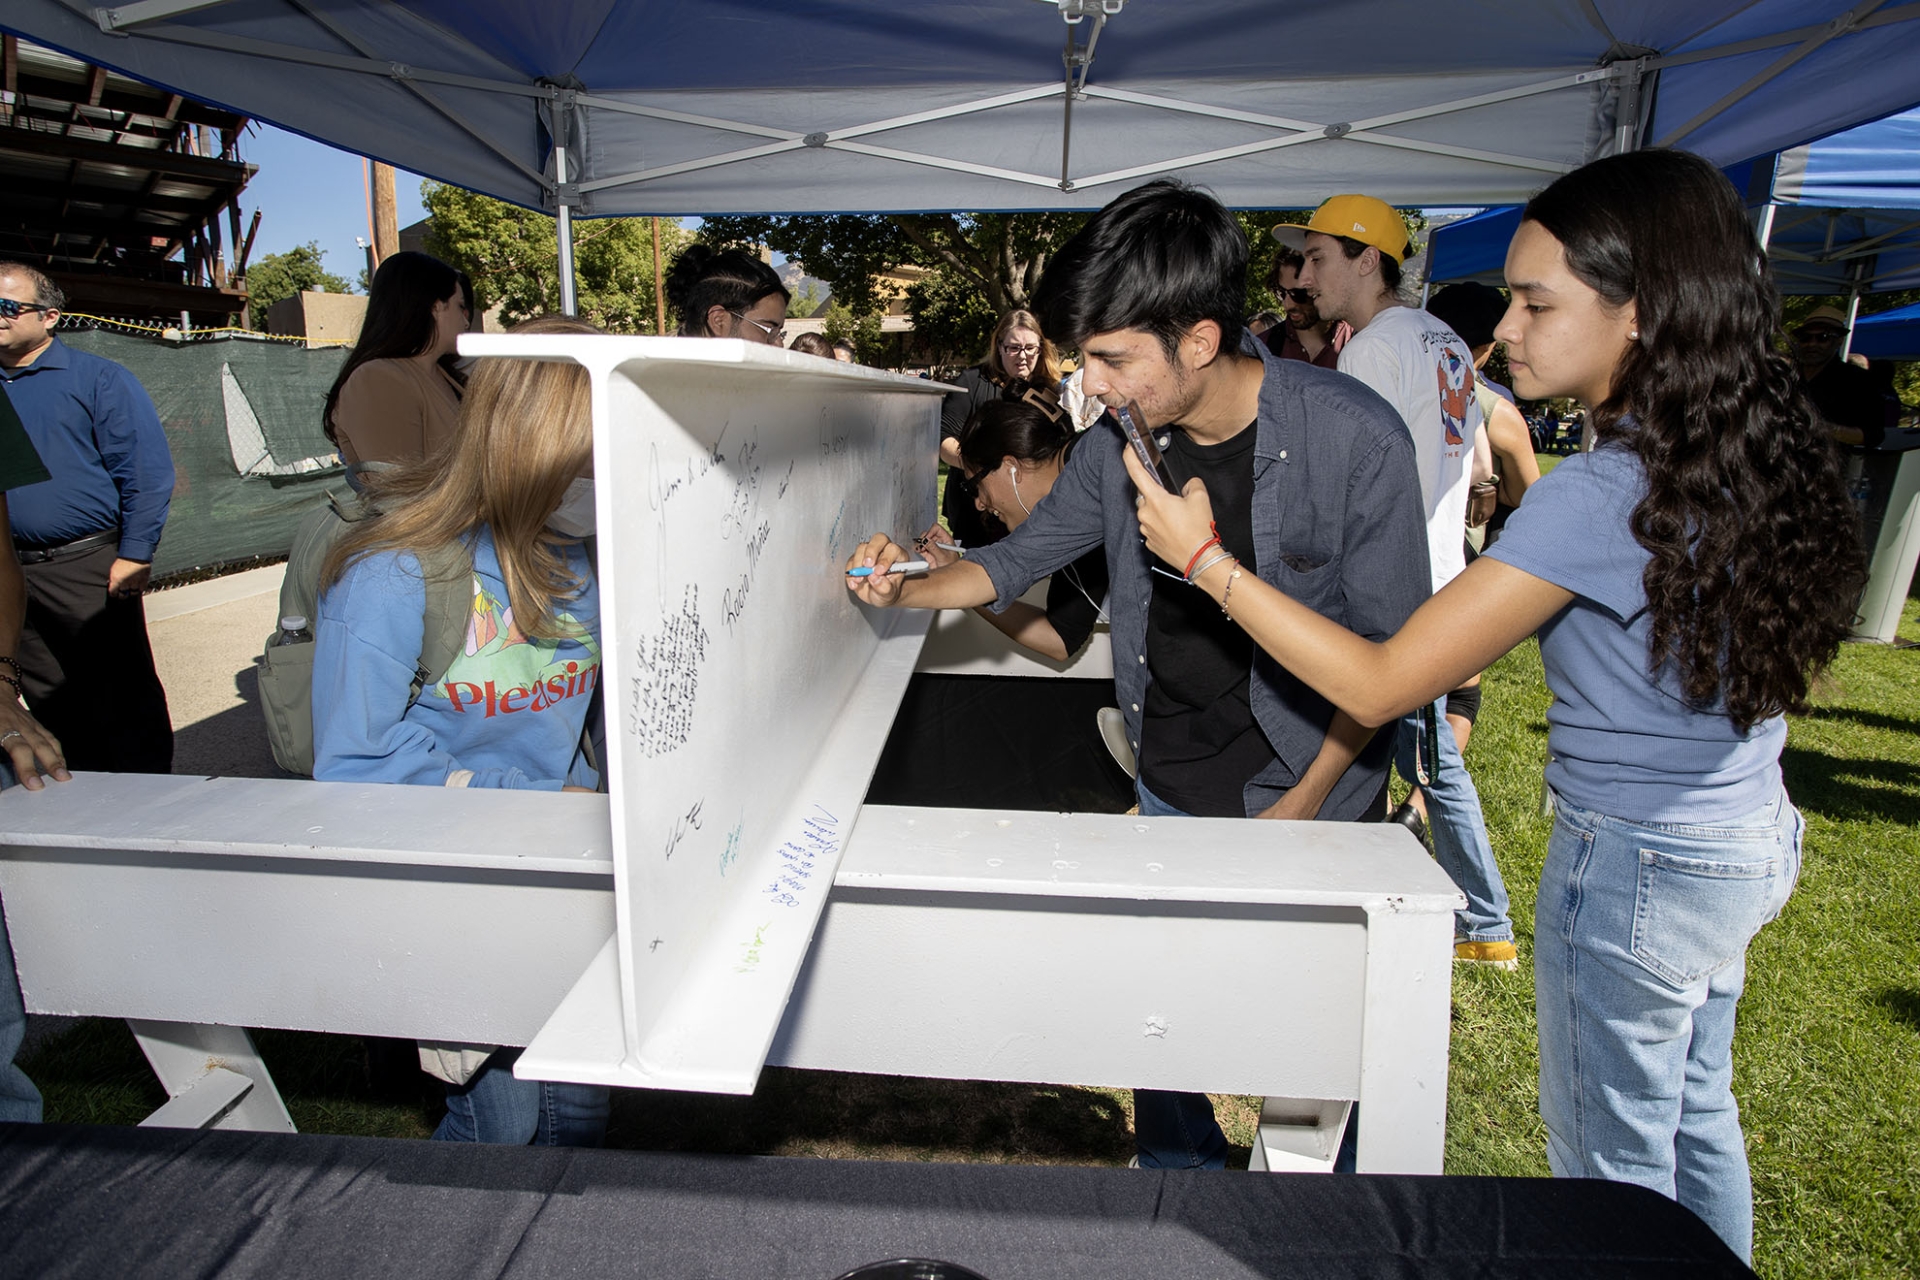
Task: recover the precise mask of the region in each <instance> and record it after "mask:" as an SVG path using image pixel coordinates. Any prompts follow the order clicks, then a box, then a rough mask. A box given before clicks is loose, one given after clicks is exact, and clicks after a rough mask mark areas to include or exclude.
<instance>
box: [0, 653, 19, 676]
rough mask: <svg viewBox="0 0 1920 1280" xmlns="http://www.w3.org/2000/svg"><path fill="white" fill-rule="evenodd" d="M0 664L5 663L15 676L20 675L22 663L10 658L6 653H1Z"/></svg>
mask: <svg viewBox="0 0 1920 1280" xmlns="http://www.w3.org/2000/svg"><path fill="white" fill-rule="evenodd" d="M0 662H4V663H6V664H7V665H8V666H10V667H12V668H13V674H15V675H16V676H17V675H19V674H20V663H19V660H18V659H15V658H10V657H8V656H7V655H6V654H4V653H0Z"/></svg>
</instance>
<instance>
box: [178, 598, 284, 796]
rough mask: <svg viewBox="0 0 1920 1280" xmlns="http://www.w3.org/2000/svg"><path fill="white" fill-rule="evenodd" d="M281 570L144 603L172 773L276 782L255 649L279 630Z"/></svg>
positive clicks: (258, 659) (258, 657) (258, 654)
mask: <svg viewBox="0 0 1920 1280" xmlns="http://www.w3.org/2000/svg"><path fill="white" fill-rule="evenodd" d="M280 577H281V569H280V566H278V565H275V566H273V567H272V568H267V569H251V570H248V571H247V572H245V573H236V574H233V575H231V576H229V577H225V578H215V579H212V580H211V581H208V582H196V583H194V584H193V585H192V586H186V587H175V588H173V589H172V590H170V591H157V592H154V593H153V594H152V595H149V596H148V597H147V598H146V605H147V634H148V636H150V637H151V638H152V641H153V659H154V664H155V665H156V666H157V667H158V668H159V669H160V683H161V684H163V685H164V686H166V690H167V706H168V708H169V709H170V710H171V711H172V713H173V771H174V772H175V773H176V774H203V775H206V776H210V777H215V776H217V777H230V778H280V777H286V776H287V775H286V774H283V773H281V772H280V770H279V768H278V767H277V766H276V765H275V764H274V763H273V752H272V751H271V750H270V749H269V748H268V746H267V731H266V726H265V725H264V724H263V723H262V721H261V719H260V684H259V677H258V674H257V670H258V666H259V662H260V651H261V650H262V649H264V648H265V647H266V643H267V637H268V636H269V635H272V634H273V631H274V629H275V628H276V627H277V626H278V625H279V618H278V614H279V604H280Z"/></svg>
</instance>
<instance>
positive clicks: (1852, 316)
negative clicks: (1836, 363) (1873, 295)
mask: <svg viewBox="0 0 1920 1280" xmlns="http://www.w3.org/2000/svg"><path fill="white" fill-rule="evenodd" d="M1859 318H1860V286H1859V285H1857V284H1856V285H1854V286H1853V288H1852V289H1850V290H1848V291H1847V332H1846V334H1845V335H1844V336H1843V337H1842V338H1841V339H1840V358H1841V359H1842V360H1845V359H1846V358H1847V357H1848V356H1851V355H1852V354H1853V326H1854V322H1855V321H1857V320H1858V319H1859ZM1864 358H1865V357H1862V359H1864Z"/></svg>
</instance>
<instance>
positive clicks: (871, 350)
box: [821, 300, 887, 365]
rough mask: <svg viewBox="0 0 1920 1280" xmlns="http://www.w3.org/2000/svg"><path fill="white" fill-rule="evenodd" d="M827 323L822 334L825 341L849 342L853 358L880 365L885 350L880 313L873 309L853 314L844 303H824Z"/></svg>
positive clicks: (863, 362)
mask: <svg viewBox="0 0 1920 1280" xmlns="http://www.w3.org/2000/svg"><path fill="white" fill-rule="evenodd" d="M826 320H827V324H826V327H825V328H824V329H822V330H821V335H822V336H823V337H825V338H826V340H827V341H828V342H850V343H852V344H853V358H854V359H855V360H857V361H859V362H860V363H861V364H870V365H881V364H884V363H885V361H886V358H887V350H886V347H885V345H884V344H883V342H882V340H881V337H880V315H879V313H878V312H875V311H868V312H864V313H862V314H860V315H855V314H854V313H853V311H852V310H851V309H850V308H849V307H847V306H846V305H845V304H844V303H842V302H839V301H837V300H836V301H833V302H830V303H828V304H827V315H826Z"/></svg>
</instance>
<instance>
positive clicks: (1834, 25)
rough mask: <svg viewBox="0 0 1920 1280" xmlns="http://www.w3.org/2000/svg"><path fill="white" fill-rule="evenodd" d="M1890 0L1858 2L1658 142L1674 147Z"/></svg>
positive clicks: (1862, 0)
mask: <svg viewBox="0 0 1920 1280" xmlns="http://www.w3.org/2000/svg"><path fill="white" fill-rule="evenodd" d="M1886 2H1887V0H1861V3H1859V4H1857V5H1855V6H1854V7H1853V8H1852V9H1849V10H1848V11H1847V12H1846V13H1843V14H1841V15H1840V16H1839V17H1837V18H1835V19H1834V20H1833V21H1832V22H1829V23H1827V24H1826V25H1825V26H1823V27H1820V28H1818V29H1817V30H1816V31H1815V33H1814V34H1813V35H1811V36H1808V37H1807V38H1806V39H1805V40H1802V41H1801V42H1800V43H1799V44H1798V45H1796V46H1795V47H1794V48H1792V49H1790V50H1788V51H1787V52H1786V53H1784V54H1782V55H1781V56H1780V57H1778V58H1776V59H1774V60H1773V61H1772V62H1770V63H1768V64H1767V66H1766V67H1764V68H1763V69H1761V70H1760V71H1757V72H1755V73H1754V74H1753V75H1752V76H1750V77H1748V78H1747V80H1746V81H1745V82H1744V83H1743V84H1740V85H1738V86H1736V87H1735V88H1734V89H1732V90H1730V91H1729V92H1727V93H1725V94H1723V95H1722V96H1721V97H1720V99H1719V100H1718V101H1717V102H1715V103H1713V104H1712V105H1711V106H1709V107H1707V108H1706V109H1705V110H1704V111H1701V112H1700V113H1699V114H1698V115H1696V116H1694V117H1693V119H1691V120H1689V121H1687V122H1686V123H1685V124H1683V125H1681V126H1680V127H1679V128H1678V129H1671V130H1668V132H1667V136H1666V137H1664V138H1662V139H1660V141H1659V143H1658V145H1659V146H1663V147H1670V146H1672V145H1673V144H1674V143H1675V142H1677V141H1678V140H1680V139H1681V138H1684V137H1686V136H1687V135H1688V134H1690V133H1692V132H1693V131H1694V130H1695V129H1698V128H1699V127H1700V126H1701V125H1704V124H1706V123H1707V122H1708V121H1709V120H1712V119H1713V118H1714V117H1715V116H1717V115H1719V114H1720V113H1721V112H1723V111H1725V110H1726V109H1727V108H1728V107H1731V106H1732V105H1733V104H1734V103H1736V102H1740V101H1742V100H1744V99H1745V98H1746V97H1747V96H1748V95H1749V94H1751V93H1753V91H1754V90H1756V89H1758V88H1760V86H1762V85H1764V84H1766V83H1768V82H1769V81H1771V80H1773V79H1774V78H1775V77H1777V76H1779V75H1781V74H1782V73H1783V72H1785V71H1787V70H1788V69H1789V68H1790V67H1793V66H1794V65H1796V64H1797V63H1799V62H1800V61H1801V60H1802V59H1804V58H1806V57H1807V56H1809V55H1810V54H1812V53H1814V52H1815V51H1816V50H1818V49H1820V48H1821V47H1823V46H1824V45H1826V44H1827V43H1829V42H1830V41H1833V40H1837V39H1838V38H1840V37H1841V36H1843V35H1848V34H1850V33H1852V32H1853V31H1854V30H1855V29H1856V28H1857V27H1858V25H1859V23H1860V22H1861V20H1862V19H1864V18H1866V17H1868V16H1869V15H1871V14H1872V13H1873V11H1874V10H1875V9H1878V8H1880V7H1881V6H1882V5H1884V4H1885V3H1886Z"/></svg>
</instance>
